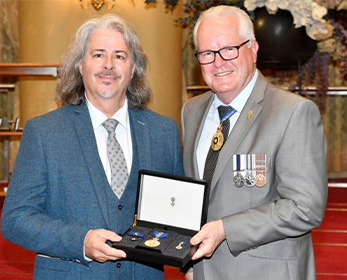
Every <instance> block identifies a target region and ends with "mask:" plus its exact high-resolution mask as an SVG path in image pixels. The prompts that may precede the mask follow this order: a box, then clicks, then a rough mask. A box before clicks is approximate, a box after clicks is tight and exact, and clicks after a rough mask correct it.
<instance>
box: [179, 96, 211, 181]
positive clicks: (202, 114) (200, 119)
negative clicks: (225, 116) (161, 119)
mask: <svg viewBox="0 0 347 280" xmlns="http://www.w3.org/2000/svg"><path fill="white" fill-rule="evenodd" d="M213 97H214V94H213V92H208V93H205V94H204V96H203V99H202V100H200V101H201V102H200V104H199V105H198V106H196V107H195V108H196V110H195V111H194V113H193V114H191V117H190V118H189V119H186V122H187V125H186V126H187V127H191V131H189V132H188V131H187V132H186V133H187V137H188V136H190V138H188V139H186V140H185V144H184V145H186V144H187V146H188V147H192V151H191V152H192V153H193V155H192V158H193V161H192V164H193V166H192V170H193V176H194V177H195V178H199V170H198V162H197V156H196V150H197V147H198V144H199V140H200V136H201V132H202V129H203V127H204V123H205V122H204V120H205V119H206V116H207V114H208V111H209V109H210V106H211V104H212V102H213Z"/></svg>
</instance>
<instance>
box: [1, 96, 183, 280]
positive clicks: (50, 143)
mask: <svg viewBox="0 0 347 280" xmlns="http://www.w3.org/2000/svg"><path fill="white" fill-rule="evenodd" d="M129 118H130V127H131V135H132V141H133V165H132V170H131V174H130V177H129V181H128V184H127V186H126V189H125V192H124V194H123V196H122V197H121V199H117V198H116V196H115V195H114V194H113V193H112V191H111V188H110V186H109V184H108V181H107V178H106V175H105V172H104V169H103V166H102V163H101V160H100V157H99V154H98V150H97V145H96V140H95V135H94V131H93V127H92V122H91V119H90V115H89V111H88V108H87V106H86V104H85V103H83V104H82V105H80V106H71V105H67V106H64V107H62V108H60V109H58V110H55V111H53V112H50V113H48V114H46V115H44V116H41V117H38V118H35V119H33V120H30V121H28V122H27V124H26V126H25V130H24V133H23V137H22V139H21V146H20V150H19V153H18V156H17V160H16V164H15V169H14V173H13V176H12V178H11V182H10V186H9V189H8V193H7V196H6V200H5V204H4V208H3V213H2V233H3V236H4V237H5V238H6V239H8V240H10V241H12V242H14V243H17V244H19V245H21V246H23V247H25V248H27V249H29V250H32V251H35V252H38V253H39V254H43V255H45V256H41V255H38V257H37V258H36V263H35V279H44V280H47V279H53V280H55V279H64V280H67V279H73V280H78V279H80V280H85V279H97V280H100V279H112V280H114V279H163V278H164V273H163V267H160V266H153V267H151V266H150V265H143V264H139V263H133V262H128V261H124V260H122V261H118V262H116V263H114V262H106V263H98V262H91V263H89V262H87V261H86V260H85V259H84V252H83V248H84V238H85V236H86V234H87V232H88V231H89V230H91V229H98V228H103V229H108V230H112V231H114V232H116V233H118V234H122V233H124V232H125V231H126V230H127V229H128V228H129V227H130V226H131V225H132V223H133V220H134V214H135V201H136V189H137V175H138V170H139V169H151V170H156V171H161V172H167V173H174V174H183V164H182V151H181V145H180V137H179V131H178V129H177V125H176V124H175V122H174V121H173V120H171V119H169V118H166V117H163V116H159V115H158V114H156V113H154V112H152V111H150V110H147V109H145V110H137V111H134V110H132V109H131V108H129ZM48 256H49V257H48Z"/></svg>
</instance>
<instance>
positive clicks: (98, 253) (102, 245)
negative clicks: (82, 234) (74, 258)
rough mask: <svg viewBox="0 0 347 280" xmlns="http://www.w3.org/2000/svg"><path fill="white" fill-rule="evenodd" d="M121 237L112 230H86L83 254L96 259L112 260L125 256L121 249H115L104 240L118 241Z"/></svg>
mask: <svg viewBox="0 0 347 280" xmlns="http://www.w3.org/2000/svg"><path fill="white" fill-rule="evenodd" d="M121 240H122V237H121V236H119V235H118V234H116V233H114V232H113V231H109V230H105V229H94V230H91V231H90V232H88V234H87V236H86V239H85V255H86V257H88V258H90V259H92V260H95V261H98V262H106V261H114V260H118V259H122V258H125V257H126V254H125V252H124V251H122V250H117V249H115V248H112V247H111V246H109V245H108V244H107V243H106V242H107V241H111V242H119V241H121Z"/></svg>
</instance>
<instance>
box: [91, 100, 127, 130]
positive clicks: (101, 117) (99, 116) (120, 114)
mask: <svg viewBox="0 0 347 280" xmlns="http://www.w3.org/2000/svg"><path fill="white" fill-rule="evenodd" d="M85 97H86V101H87V106H88V110H89V114H90V118H91V120H92V124H93V128H94V130H96V129H97V128H98V127H100V126H102V123H103V122H104V121H106V120H107V119H108V117H107V116H106V115H105V114H104V113H103V112H101V111H100V110H99V109H98V108H96V107H95V106H94V105H93V104H92V103H91V102H90V101H89V100H88V98H87V95H85ZM112 118H113V119H116V120H117V121H118V122H119V125H121V126H122V127H123V128H124V129H127V127H128V99H127V98H126V99H125V101H124V104H123V106H122V108H120V109H119V110H118V111H117V112H116V113H115V114H114V115H113V116H112Z"/></svg>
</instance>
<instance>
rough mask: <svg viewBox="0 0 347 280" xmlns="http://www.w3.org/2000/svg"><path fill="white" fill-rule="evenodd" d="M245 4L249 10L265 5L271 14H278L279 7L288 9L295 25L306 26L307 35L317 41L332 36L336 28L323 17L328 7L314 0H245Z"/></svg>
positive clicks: (297, 26)
mask: <svg viewBox="0 0 347 280" xmlns="http://www.w3.org/2000/svg"><path fill="white" fill-rule="evenodd" d="M244 6H245V8H246V9H247V10H248V11H253V10H255V9H256V8H261V7H264V6H265V7H266V9H267V11H268V13H269V14H276V12H277V10H278V9H282V10H288V11H290V12H291V14H292V16H293V19H294V25H295V27H296V28H299V27H302V26H305V27H306V33H307V35H308V36H309V37H310V38H312V39H314V40H316V41H321V40H325V39H327V38H329V37H331V35H332V32H333V29H334V28H333V26H332V25H331V24H329V23H328V22H327V21H326V20H325V19H323V17H324V16H325V15H326V14H327V9H326V8H325V7H323V6H320V5H318V4H317V3H316V2H315V1H314V0H245V2H244Z"/></svg>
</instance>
